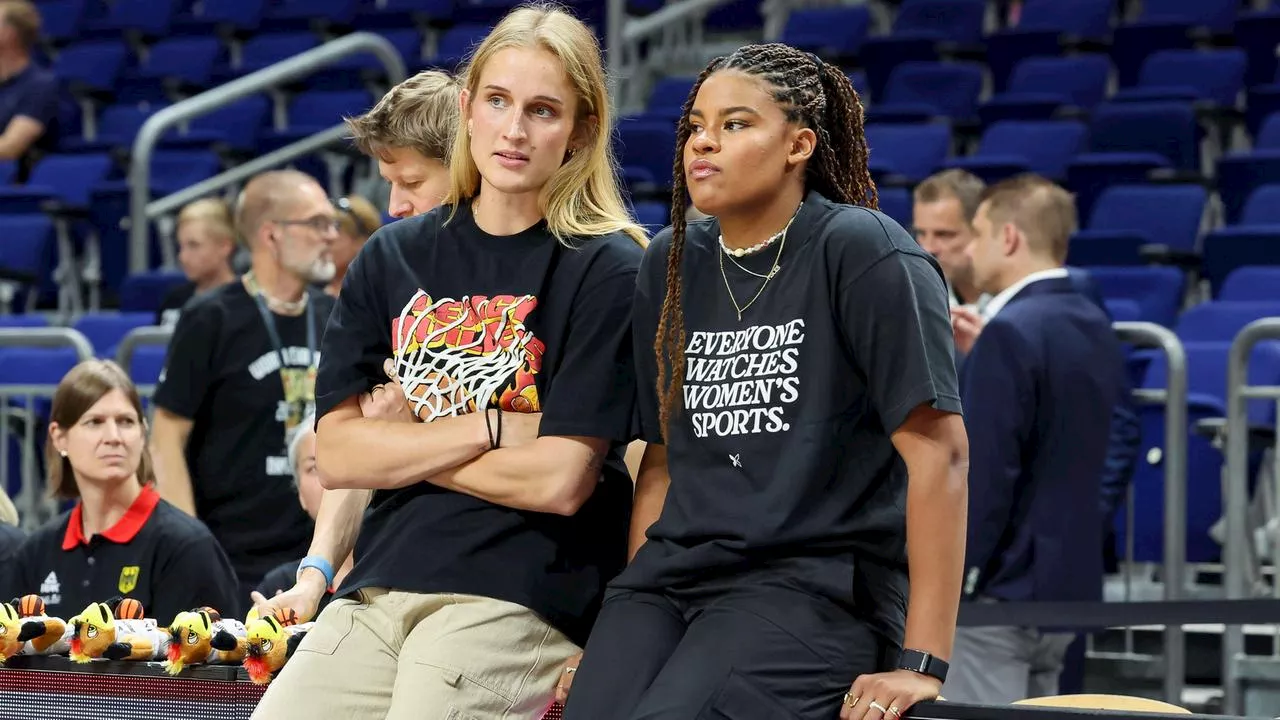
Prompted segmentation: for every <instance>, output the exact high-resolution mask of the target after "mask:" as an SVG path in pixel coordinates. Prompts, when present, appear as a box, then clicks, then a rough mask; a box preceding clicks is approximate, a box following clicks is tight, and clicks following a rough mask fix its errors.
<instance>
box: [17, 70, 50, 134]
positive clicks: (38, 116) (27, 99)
mask: <svg viewBox="0 0 1280 720" xmlns="http://www.w3.org/2000/svg"><path fill="white" fill-rule="evenodd" d="M13 115H14V117H17V116H18V115H23V116H26V117H29V118H31V119H32V120H35V121H36V122H38V123H40V124H41V125H44V126H45V127H46V128H47V127H49V124H50V123H52V122H53V120H54V118H56V117H57V116H58V81H57V78H55V77H54V76H53V75H51V74H44V75H41V77H40V78H39V79H38V80H36V81H33V82H31V83H30V84H28V85H27V89H26V92H24V93H23V94H22V98H21V99H20V100H19V101H18V106H17V107H16V108H14V112H13Z"/></svg>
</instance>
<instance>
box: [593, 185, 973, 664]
mask: <svg viewBox="0 0 1280 720" xmlns="http://www.w3.org/2000/svg"><path fill="white" fill-rule="evenodd" d="M719 232H720V228H719V226H718V225H717V223H716V221H715V220H714V219H711V220H704V221H700V222H695V223H690V224H689V226H688V230H687V234H686V238H685V250H684V257H683V270H682V272H683V285H684V301H683V306H684V309H685V316H684V329H685V333H686V345H685V351H684V356H685V378H684V383H683V389H682V392H681V398H683V404H682V407H680V408H677V409H676V412H675V413H674V414H673V418H672V421H671V426H670V428H669V437H668V438H667V440H668V443H667V453H668V456H667V457H668V465H669V468H670V471H671V486H670V489H669V490H668V491H667V496H666V502H665V504H664V505H663V508H662V515H661V517H660V518H659V519H658V521H657V522H656V523H654V524H653V525H652V526H651V527H650V528H649V531H648V540H647V541H646V542H645V544H644V545H643V546H642V547H641V548H640V550H639V551H638V552H637V554H636V557H635V559H634V560H633V561H632V563H631V565H630V566H629V567H628V568H627V569H626V571H625V572H624V573H622V575H621V576H620V577H618V578H617V579H616V580H614V582H613V584H612V585H613V586H614V587H617V588H620V589H632V590H634V589H641V590H648V591H662V592H674V593H679V592H681V591H683V590H686V589H687V590H689V591H691V592H696V591H697V589H698V586H699V584H700V583H705V582H709V581H710V582H714V581H715V579H716V578H717V576H732V577H742V576H743V574H744V573H748V572H754V573H761V574H764V575H767V576H768V577H769V581H770V582H778V583H789V584H791V585H793V586H795V587H797V588H799V589H801V590H804V591H807V592H809V593H811V594H814V595H817V596H820V597H824V598H827V599H829V600H832V601H835V602H837V603H840V604H841V605H844V606H846V607H848V608H849V609H851V611H852V612H853V613H854V614H855V615H858V616H860V617H863V618H865V619H866V621H868V622H869V623H871V624H872V626H873V627H874V628H875V629H877V630H878V631H880V632H881V633H883V634H885V635H887V636H889V637H893V638H896V639H898V640H899V641H900V640H901V636H902V632H903V624H904V615H905V611H906V608H905V605H906V590H907V587H906V585H907V577H906V559H907V558H906V511H905V506H906V489H907V471H906V466H905V465H904V463H903V460H902V458H901V457H900V456H899V455H898V453H897V452H896V450H895V449H894V446H893V443H892V441H891V439H890V436H891V435H892V433H893V432H894V431H895V430H897V429H898V427H899V426H901V424H902V422H903V421H904V420H905V419H906V418H907V415H908V414H909V413H910V412H911V411H912V410H913V409H915V408H916V407H917V406H920V405H922V404H931V405H932V406H933V407H936V408H937V409H939V410H942V411H945V412H952V413H958V412H960V397H959V392H958V390H957V386H958V383H957V379H956V370H955V361H954V358H953V346H954V344H953V340H952V337H951V324H950V318H949V314H948V310H947V299H946V286H945V284H944V283H943V279H942V273H941V271H940V269H939V268H938V264H937V262H936V261H934V259H933V258H932V257H930V256H929V255H928V254H927V253H925V252H924V251H923V250H921V249H920V246H919V245H918V244H917V243H916V241H915V240H914V239H912V237H911V236H910V235H909V234H907V232H906V231H905V230H903V229H902V228H901V227H900V226H898V224H897V223H895V222H893V221H892V220H890V219H889V218H887V217H886V216H885V215H883V214H881V213H878V212H875V211H872V210H868V209H866V208H860V207H852V206H848V205H840V204H837V203H833V202H830V201H829V200H827V199H826V198H824V197H822V196H821V195H819V194H817V193H812V192H811V193H809V194H808V196H807V197H806V198H805V201H804V205H803V206H802V207H801V208H800V210H799V212H798V213H797V215H796V217H795V220H794V221H793V222H792V225H791V228H790V229H789V230H788V232H787V236H786V242H785V245H783V246H781V253H782V256H781V258H780V261H779V264H780V266H781V270H780V271H779V272H778V273H777V274H776V275H775V276H774V278H773V279H772V280H771V281H769V283H768V285H766V286H765V287H764V289H763V291H761V286H762V285H764V281H763V279H762V278H763V276H765V275H767V274H768V272H769V269H770V268H771V267H772V265H773V262H774V260H775V258H777V257H778V253H779V252H780V250H779V246H778V245H777V244H775V245H773V246H771V247H769V248H768V249H766V250H765V251H763V252H761V253H759V254H756V255H750V256H747V257H745V258H731V257H729V256H727V255H725V254H724V253H723V252H722V250H721V249H720V247H719V242H718V239H717V238H718V235H719ZM670 245H671V234H670V231H669V230H666V231H663V232H661V233H659V234H658V235H657V237H655V238H654V239H653V243H652V244H651V245H650V247H649V250H648V252H647V254H646V255H645V259H644V264H643V265H642V267H641V270H640V273H639V280H638V284H637V289H636V305H635V333H636V335H635V337H636V340H635V345H636V353H637V361H636V366H637V373H638V378H639V392H638V408H639V416H640V419H641V428H642V432H643V439H645V440H647V441H649V442H656V443H661V442H663V437H662V433H661V431H660V427H659V422H658V393H657V387H656V378H657V363H656V361H655V358H654V353H653V352H652V350H650V349H648V348H645V347H643V346H642V342H644V341H647V340H649V339H651V338H653V337H654V335H655V333H656V331H657V325H658V317H659V313H660V311H661V308H662V302H663V298H664V297H665V294H666V274H667V271H666V268H667V261H666V257H667V251H668V248H670ZM722 268H723V269H722ZM722 274H723V275H722ZM726 283H731V284H732V287H733V293H734V298H735V299H736V300H737V303H738V305H747V304H748V303H749V302H750V301H751V299H752V298H753V297H755V296H756V295H757V294H758V295H759V296H758V298H756V300H755V302H754V303H750V305H749V307H747V309H746V310H745V311H744V312H743V313H741V315H740V316H739V314H738V311H737V310H736V309H735V307H734V306H733V302H732V301H731V300H730V297H729V295H728V293H727V292H726V289H725V288H726Z"/></svg>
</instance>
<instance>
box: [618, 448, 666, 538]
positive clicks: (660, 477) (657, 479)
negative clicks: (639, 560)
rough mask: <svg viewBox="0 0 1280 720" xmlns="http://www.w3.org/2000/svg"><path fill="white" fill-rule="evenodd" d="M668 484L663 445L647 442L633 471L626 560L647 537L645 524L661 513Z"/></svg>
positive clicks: (650, 523) (647, 527)
mask: <svg viewBox="0 0 1280 720" xmlns="http://www.w3.org/2000/svg"><path fill="white" fill-rule="evenodd" d="M670 487H671V473H670V472H669V470H668V468H667V448H666V447H665V446H662V445H655V444H652V443H650V444H649V445H648V446H647V447H645V450H644V456H643V457H642V458H641V460H640V468H639V470H638V471H637V472H636V490H635V496H634V498H633V500H632V502H631V532H630V534H629V536H628V541H627V562H630V561H631V560H632V559H633V558H635V556H636V552H637V551H638V550H639V549H640V546H641V545H644V543H645V540H646V539H647V538H646V536H645V533H647V532H648V531H649V526H650V525H653V524H654V523H655V522H657V521H658V517H659V516H661V515H662V506H663V505H664V504H665V503H666V500H667V489H668V488H670Z"/></svg>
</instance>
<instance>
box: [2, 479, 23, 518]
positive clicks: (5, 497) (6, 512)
mask: <svg viewBox="0 0 1280 720" xmlns="http://www.w3.org/2000/svg"><path fill="white" fill-rule="evenodd" d="M0 524H6V525H18V524H19V523H18V508H16V507H14V506H13V501H12V500H10V499H9V493H7V492H5V490H4V488H3V487H0Z"/></svg>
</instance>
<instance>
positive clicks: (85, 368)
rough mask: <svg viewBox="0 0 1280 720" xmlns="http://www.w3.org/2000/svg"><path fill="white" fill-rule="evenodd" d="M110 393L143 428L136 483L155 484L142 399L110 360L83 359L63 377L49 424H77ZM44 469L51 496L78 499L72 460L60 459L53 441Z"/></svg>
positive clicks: (131, 383)
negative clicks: (122, 398)
mask: <svg viewBox="0 0 1280 720" xmlns="http://www.w3.org/2000/svg"><path fill="white" fill-rule="evenodd" d="M112 390H119V391H120V392H122V393H124V396H125V397H126V398H127V399H128V400H129V404H130V405H132V406H133V411H134V412H135V413H137V414H138V422H139V423H141V424H142V425H143V435H144V438H143V440H144V442H143V446H142V460H141V461H140V462H139V463H138V481H139V482H141V483H142V484H143V485H150V484H152V483H154V482H155V479H156V478H155V472H154V470H153V469H152V467H153V466H152V463H151V453H150V452H149V451H148V450H147V446H146V442H145V435H146V417H147V416H146V415H145V414H144V413H143V412H142V400H141V399H139V397H138V388H137V387H136V386H135V385H134V384H133V381H132V380H130V379H129V375H128V374H127V373H126V372H125V371H124V370H123V369H122V368H121V367H120V366H119V365H117V364H115V363H114V362H112V361H110V360H97V359H94V360H85V361H84V362H81V363H80V364H78V365H76V366H75V367H73V368H71V371H70V372H68V373H67V374H66V375H64V376H63V378H62V381H61V382H59V383H58V389H57V390H55V391H54V393H53V407H52V409H51V410H50V411H49V422H50V423H51V424H52V423H57V424H58V427H59V428H61V429H62V430H64V431H65V430H67V429H69V428H71V426H73V425H75V424H76V423H78V422H80V418H81V417H84V414H85V413H87V412H89V409H90V408H92V407H93V406H94V405H96V404H97V403H98V401H99V400H101V399H102V398H103V396H105V395H107V394H108V393H110V392H111V391H112ZM44 454H45V461H46V467H48V468H49V489H50V490H51V491H52V492H53V496H54V497H56V498H59V499H61V500H75V499H77V498H79V497H80V487H79V486H78V485H77V484H76V473H75V469H74V468H72V467H71V460H70V459H68V458H66V457H63V456H62V454H61V453H59V452H58V449H57V448H56V447H54V445H53V443H52V442H47V443H45V448H44Z"/></svg>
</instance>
